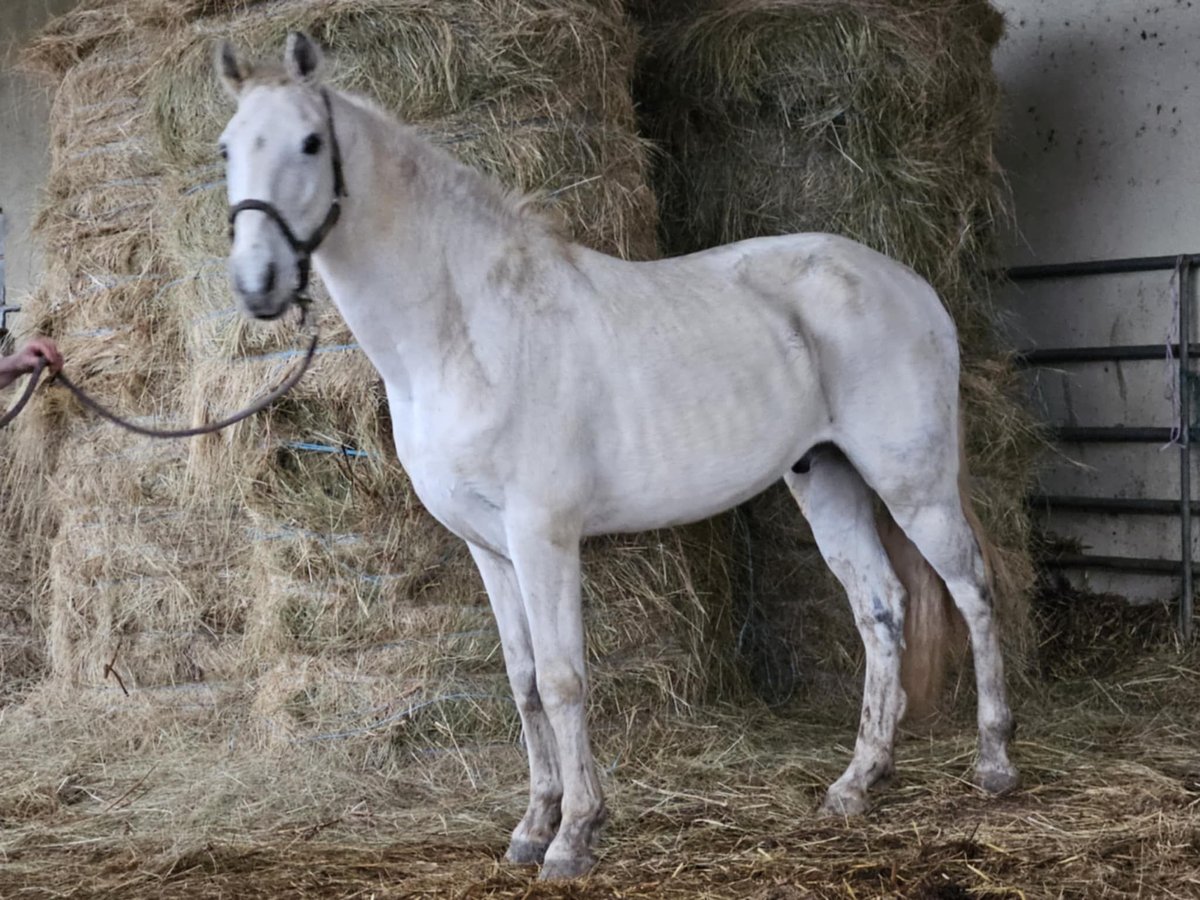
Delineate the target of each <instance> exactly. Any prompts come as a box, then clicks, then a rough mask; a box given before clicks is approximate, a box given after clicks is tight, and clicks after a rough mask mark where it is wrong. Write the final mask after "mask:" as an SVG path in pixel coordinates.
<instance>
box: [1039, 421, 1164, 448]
mask: <svg viewBox="0 0 1200 900" xmlns="http://www.w3.org/2000/svg"><path fill="white" fill-rule="evenodd" d="M1052 433H1053V435H1054V437H1055V438H1057V439H1058V440H1060V441H1064V442H1066V443H1072V444H1167V443H1170V441H1171V439H1172V438H1173V437H1175V434H1174V429H1171V428H1127V427H1125V426H1123V425H1114V426H1112V427H1077V426H1064V427H1061V428H1054V429H1052Z"/></svg>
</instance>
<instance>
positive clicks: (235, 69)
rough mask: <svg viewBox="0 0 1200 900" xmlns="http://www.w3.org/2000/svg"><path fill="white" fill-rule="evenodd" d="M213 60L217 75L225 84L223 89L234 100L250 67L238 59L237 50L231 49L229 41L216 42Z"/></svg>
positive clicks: (244, 81)
mask: <svg viewBox="0 0 1200 900" xmlns="http://www.w3.org/2000/svg"><path fill="white" fill-rule="evenodd" d="M213 62H214V66H215V67H216V70H217V75H219V76H220V78H221V83H222V84H223V85H225V90H226V91H228V92H229V96H231V97H233V99H235V100H236V99H237V97H238V95H239V94H240V93H241V92H242V86H243V85H244V84H245V83H246V79H247V78H248V77H249V76H250V67H249V66H247V65H246V64H245V63H243V62H242V61H241V60H239V59H238V57H237V51H236V50H234V49H233V44H231V43H229V41H221V42H220V43H219V44H217V49H216V52H215V53H214V54H213Z"/></svg>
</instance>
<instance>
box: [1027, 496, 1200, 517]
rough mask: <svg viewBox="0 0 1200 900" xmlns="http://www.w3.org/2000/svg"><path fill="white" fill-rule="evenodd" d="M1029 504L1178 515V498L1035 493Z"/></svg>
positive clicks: (1196, 504) (1196, 508) (1198, 509)
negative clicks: (1156, 498) (1160, 498)
mask: <svg viewBox="0 0 1200 900" xmlns="http://www.w3.org/2000/svg"><path fill="white" fill-rule="evenodd" d="M1029 505H1030V506H1033V507H1043V508H1045V509H1047V510H1053V511H1055V512H1060V511H1072V512H1096V513H1112V514H1113V515H1131V516H1177V515H1179V501H1178V500H1151V499H1143V498H1140V497H1139V498H1127V497H1066V496H1062V495H1056V494H1035V495H1033V496H1031V497H1030V498H1029ZM1198 514H1200V501H1196V500H1193V501H1192V515H1198Z"/></svg>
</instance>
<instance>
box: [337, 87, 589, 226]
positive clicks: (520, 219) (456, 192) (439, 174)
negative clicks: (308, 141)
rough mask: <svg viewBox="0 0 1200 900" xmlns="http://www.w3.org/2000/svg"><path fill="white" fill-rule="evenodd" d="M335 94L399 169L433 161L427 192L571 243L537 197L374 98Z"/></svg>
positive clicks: (427, 172) (427, 174)
mask: <svg viewBox="0 0 1200 900" xmlns="http://www.w3.org/2000/svg"><path fill="white" fill-rule="evenodd" d="M337 93H338V96H340V97H341V98H342V99H343V100H345V101H347V102H348V103H350V104H351V105H352V106H354V107H355V108H356V109H359V110H360V111H362V112H364V113H365V114H366V115H367V118H368V120H369V121H370V122H371V123H372V125H373V127H374V128H376V129H377V130H378V133H379V134H380V136H381V137H382V139H383V140H384V141H385V142H386V145H387V149H389V150H390V151H391V152H390V156H391V157H392V158H394V159H395V160H396V161H397V164H398V165H399V164H402V161H403V160H405V159H413V158H419V159H421V160H423V161H425V162H427V163H431V164H429V165H425V166H423V167H422V174H423V181H424V188H425V189H426V190H427V191H429V192H431V193H433V194H439V195H449V196H454V197H457V198H458V199H460V200H466V201H468V202H470V204H471V205H472V206H473V207H474V208H475V209H477V210H478V211H480V212H482V213H484V214H485V215H488V216H491V217H494V218H495V219H497V220H498V221H500V222H502V223H505V224H508V225H510V226H515V227H519V228H523V229H531V230H534V231H538V232H541V233H544V234H545V235H546V236H549V237H554V238H558V239H563V240H565V239H568V235H567V232H566V228H565V226H564V224H563V223H561V222H559V221H557V220H556V219H555V217H554V216H553V215H552V214H550V213H548V212H547V211H546V210H545V209H544V208H543V206H542V201H541V198H539V197H538V195H536V194H530V193H523V192H521V191H518V190H515V189H512V188H508V187H506V186H505V185H504V184H502V183H501V182H500V181H499V180H498V179H497V178H496V177H495V176H493V175H491V174H489V173H486V172H482V171H480V170H478V169H476V168H474V167H472V166H469V165H467V164H465V163H463V162H462V161H461V160H459V159H458V158H457V157H455V156H454V154H453V153H451V152H450V151H448V150H446V149H445V148H444V147H442V146H439V144H438V142H437V140H436V138H434V137H433V136H432V135H430V134H429V133H428V132H426V131H425V130H424V129H422V128H419V127H417V126H414V125H410V124H408V123H406V122H403V121H401V120H400V119H399V118H397V117H396V116H395V115H393V114H392V113H391V112H389V111H388V110H386V109H384V108H383V107H382V106H380V105H379V104H378V103H376V102H375V101H374V100H372V99H370V98H368V97H364V96H362V95H361V94H356V93H352V92H349V91H342V90H339V91H338V92H337Z"/></svg>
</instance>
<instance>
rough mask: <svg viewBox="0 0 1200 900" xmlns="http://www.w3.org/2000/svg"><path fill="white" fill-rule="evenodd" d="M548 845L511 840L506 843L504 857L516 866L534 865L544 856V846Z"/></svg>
mask: <svg viewBox="0 0 1200 900" xmlns="http://www.w3.org/2000/svg"><path fill="white" fill-rule="evenodd" d="M549 846H550V845H549V844H548V843H546V844H537V843H534V842H533V841H518V840H513V841H512V842H510V843H509V845H508V852H507V853H505V854H504V858H505V859H507V860H508V861H509V862H510V863H514V864H515V865H518V866H536V865H538V864H539V863H541V861H542V860H543V859H544V858H545V856H546V848H547V847H549Z"/></svg>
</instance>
